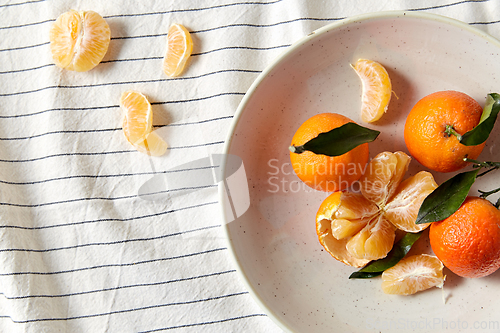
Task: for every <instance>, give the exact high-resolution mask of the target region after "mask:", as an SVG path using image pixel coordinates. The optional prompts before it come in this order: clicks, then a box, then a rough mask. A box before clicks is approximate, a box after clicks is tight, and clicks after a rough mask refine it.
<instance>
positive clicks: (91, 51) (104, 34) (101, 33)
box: [49, 10, 111, 72]
mask: <svg viewBox="0 0 500 333" xmlns="http://www.w3.org/2000/svg"><path fill="white" fill-rule="evenodd" d="M49 39H50V50H51V52H52V58H53V60H54V63H55V64H56V65H57V66H58V67H61V68H64V69H68V70H71V71H77V72H85V71H88V70H91V69H92V68H94V67H95V66H97V65H98V64H99V63H100V62H101V60H102V59H103V58H104V55H105V54H106V52H107V51H108V46H109V42H110V39H111V31H110V29H109V25H108V23H107V22H106V20H104V19H103V18H102V17H101V15H99V14H98V13H96V12H93V11H81V12H77V11H76V10H70V11H68V12H66V13H63V14H61V15H60V16H59V17H58V18H57V20H56V21H55V22H54V24H53V25H52V28H51V29H50V35H49Z"/></svg>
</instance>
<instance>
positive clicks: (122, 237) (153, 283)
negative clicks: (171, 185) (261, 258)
mask: <svg viewBox="0 0 500 333" xmlns="http://www.w3.org/2000/svg"><path fill="white" fill-rule="evenodd" d="M69 9H77V10H94V11H96V12H98V13H100V14H101V15H102V16H103V17H104V18H105V19H106V21H107V22H108V23H109V26H110V28H111V43H110V47H109V50H108V52H107V54H106V56H105V57H104V59H103V61H102V63H101V64H100V65H98V66H97V67H96V68H95V69H93V70H91V71H89V72H86V73H75V72H69V71H65V70H61V69H59V68H58V67H56V66H55V65H53V62H52V58H51V55H50V48H49V37H48V36H49V29H50V27H51V24H52V23H53V22H54V20H55V19H56V18H57V17H58V16H59V15H60V14H61V13H63V12H65V11H67V10H69ZM382 10H411V11H421V12H425V13H435V14H440V15H444V16H448V17H452V18H455V19H459V20H462V21H464V22H467V23H469V24H471V25H473V26H474V27H477V28H479V29H482V30H484V31H485V32H488V33H490V34H492V35H493V36H495V37H497V38H499V37H500V21H499V17H498V13H499V12H500V1H498V0H490V1H488V0H486V1H457V0H412V1H409V0H406V1H401V0H389V1H361V0H337V1H315V0H314V1H304V0H262V1H240V0H205V1H199V0H170V1H151V0H143V1H121V0H110V1H95V0H86V1H69V0H67V1H65V0H59V1H55V0H53V1H52V0H31V1H23V0H12V1H10V0H2V1H0V235H1V236H0V263H1V265H0V293H1V295H0V331H1V332H92V333H95V332H163V331H173V332H281V330H280V329H279V328H278V326H276V325H275V324H274V322H273V321H272V320H271V319H270V318H269V317H268V316H266V315H265V314H264V312H263V310H261V309H260V308H259V307H258V306H257V305H256V303H254V301H253V299H252V297H251V296H250V294H249V293H248V291H247V290H246V289H245V287H244V285H243V283H242V282H241V281H240V279H239V276H238V273H237V271H236V268H235V266H233V264H232V261H231V260H230V259H229V258H230V256H229V249H228V248H227V243H226V240H225V238H224V232H223V230H222V218H221V213H220V210H219V209H220V208H219V204H218V195H217V187H216V185H203V186H200V187H199V188H198V190H197V191H192V192H191V193H190V194H188V195H184V196H179V195H176V194H175V193H172V194H171V195H170V194H169V193H167V194H166V195H165V198H164V200H157V201H147V200H143V199H141V198H140V197H138V195H137V194H138V189H139V188H140V186H141V185H142V184H144V183H145V182H146V181H148V180H149V179H151V178H153V177H154V176H155V175H161V174H167V173H168V172H169V170H171V169H172V168H173V167H174V166H176V165H180V164H182V163H188V162H189V161H193V160H196V159H199V158H204V157H207V156H209V155H210V154H214V153H221V152H222V151H223V147H224V140H225V138H226V136H227V134H228V130H229V128H230V125H231V122H232V120H233V116H234V114H235V111H236V109H237V107H238V104H239V102H240V100H241V99H242V97H243V95H244V94H245V92H246V91H247V89H248V88H249V86H250V85H251V83H252V82H253V81H254V80H255V79H256V78H257V76H258V74H259V73H260V72H261V71H262V70H263V69H264V68H265V67H266V65H268V64H269V63H270V62H271V61H272V60H273V59H274V58H275V57H276V56H277V55H279V54H280V53H281V52H283V51H284V50H286V48H287V47H288V46H289V45H291V44H292V43H293V42H295V41H296V40H298V39H299V38H301V37H302V36H305V35H307V34H308V33H310V32H312V31H313V30H315V29H317V28H319V27H322V26H324V25H326V24H328V23H331V22H335V21H338V20H341V19H343V18H346V17H350V16H353V15H357V14H361V13H368V12H375V11H382ZM174 22H176V23H181V24H183V25H184V26H186V27H187V29H188V30H189V31H190V32H191V35H192V38H193V41H194V50H193V55H192V57H191V59H190V61H189V63H188V67H187V70H186V71H185V72H184V73H183V75H182V76H181V77H179V78H176V79H170V78H167V77H166V76H165V75H164V74H163V73H162V70H161V64H162V58H163V55H164V52H165V44H166V35H167V30H168V28H169V26H170V24H171V23H174ZM128 89H134V90H138V91H141V92H143V93H144V94H145V95H147V96H148V98H149V100H150V101H151V103H152V105H153V112H154V126H155V127H156V128H162V131H163V133H164V135H165V136H166V140H167V141H168V144H169V145H170V148H169V151H168V153H167V154H166V155H165V156H162V157H158V158H149V157H148V156H147V155H144V154H141V153H139V152H137V151H135V150H134V149H133V148H132V147H131V146H130V145H129V144H128V143H127V142H126V140H125V138H124V136H123V133H122V131H121V119H122V114H121V110H120V108H119V105H118V103H119V98H120V95H121V93H122V92H123V91H125V90H128Z"/></svg>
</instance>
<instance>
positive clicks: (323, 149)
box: [289, 123, 380, 156]
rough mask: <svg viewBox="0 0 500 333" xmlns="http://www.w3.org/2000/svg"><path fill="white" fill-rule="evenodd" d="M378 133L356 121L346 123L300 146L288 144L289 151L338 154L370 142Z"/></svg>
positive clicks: (328, 154)
mask: <svg viewBox="0 0 500 333" xmlns="http://www.w3.org/2000/svg"><path fill="white" fill-rule="evenodd" d="M379 134H380V132H379V131H375V130H371V129H369V128H366V127H363V126H360V125H358V124H356V123H347V124H344V125H342V126H340V127H337V128H334V129H332V130H330V131H328V132H324V133H320V134H318V136H317V137H315V138H313V139H311V140H309V141H308V142H306V143H305V144H303V145H302V146H294V145H292V146H290V148H289V149H290V151H291V152H292V153H296V154H302V153H303V152H305V151H310V152H313V153H315V154H322V155H327V156H339V155H342V154H345V153H347V152H348V151H350V150H352V149H354V148H356V147H357V146H359V145H361V144H363V143H367V142H372V141H373V140H375V139H376V138H377V136H378V135H379Z"/></svg>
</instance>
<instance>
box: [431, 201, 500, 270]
mask: <svg viewBox="0 0 500 333" xmlns="http://www.w3.org/2000/svg"><path fill="white" fill-rule="evenodd" d="M429 240H430V243H431V247H432V250H433V251H434V253H435V254H436V256H437V257H438V258H439V259H440V260H441V261H442V262H443V264H444V265H445V266H446V267H447V268H449V269H450V270H451V271H452V272H453V273H455V274H457V275H459V276H462V277H468V278H476V277H483V276H487V275H489V274H491V273H493V272H495V271H496V270H497V269H499V268H500V211H499V210H498V209H497V208H496V207H495V206H493V205H492V204H491V203H490V202H489V201H488V200H486V199H483V198H478V197H467V198H466V199H465V201H464V203H463V204H462V205H461V206H460V208H459V209H458V210H457V211H456V212H455V213H454V214H452V215H451V216H450V217H448V218H446V219H444V220H443V221H440V222H434V223H432V224H431V228H430V230H429Z"/></svg>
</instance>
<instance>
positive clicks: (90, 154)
mask: <svg viewBox="0 0 500 333" xmlns="http://www.w3.org/2000/svg"><path fill="white" fill-rule="evenodd" d="M223 143H224V141H215V142H207V143H200V144H196V145H186V146H177V147H170V146H169V147H168V149H169V150H174V149H191V148H199V147H208V146H213V145H220V144H223ZM127 153H134V154H135V153H139V152H138V151H137V150H135V149H130V150H115V151H104V152H91V153H75V152H73V153H60V154H52V155H46V156H40V157H34V158H29V159H21V160H7V159H0V162H4V163H27V162H35V161H40V160H45V159H48V158H54V157H63V156H100V155H115V154H127ZM0 205H2V203H0Z"/></svg>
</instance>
